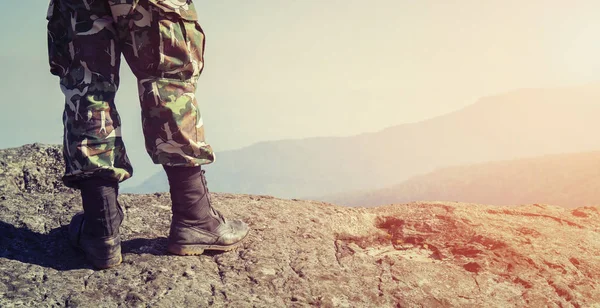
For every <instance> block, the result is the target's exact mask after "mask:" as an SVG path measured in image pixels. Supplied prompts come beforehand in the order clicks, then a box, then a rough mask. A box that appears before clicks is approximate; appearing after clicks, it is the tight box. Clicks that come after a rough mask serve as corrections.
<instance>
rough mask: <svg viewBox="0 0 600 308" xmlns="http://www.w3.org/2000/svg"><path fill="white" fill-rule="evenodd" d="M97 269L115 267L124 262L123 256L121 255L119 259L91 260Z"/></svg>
mask: <svg viewBox="0 0 600 308" xmlns="http://www.w3.org/2000/svg"><path fill="white" fill-rule="evenodd" d="M88 260H89V259H88ZM89 261H90V262H91V263H92V264H93V265H94V267H95V268H97V269H109V268H112V267H115V266H117V265H119V264H121V263H122V262H123V256H122V255H120V256H119V257H118V258H112V259H109V260H98V261H95V260H89Z"/></svg>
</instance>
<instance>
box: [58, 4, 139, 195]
mask: <svg viewBox="0 0 600 308" xmlns="http://www.w3.org/2000/svg"><path fill="white" fill-rule="evenodd" d="M48 53H49V60H50V68H51V72H52V73H53V74H54V75H57V76H59V77H60V87H61V89H62V91H63V93H64V94H65V109H64V113H63V122H64V148H63V152H64V158H65V164H66V170H65V175H64V177H63V181H64V182H65V184H66V185H67V186H70V187H77V182H78V181H79V180H81V179H84V178H89V177H95V176H99V177H104V178H108V179H114V180H117V181H124V180H125V179H127V178H129V177H130V176H131V175H132V173H133V170H132V166H131V164H130V162H129V159H128V158H127V154H126V152H125V146H124V144H123V140H122V138H121V120H120V118H119V114H118V113H117V109H116V107H115V104H114V99H115V95H116V91H117V88H118V86H119V75H118V74H119V64H120V55H121V50H120V44H119V42H118V40H117V36H116V30H115V25H114V21H113V18H112V15H111V11H110V7H109V4H108V2H107V1H106V0H94V1H92V0H52V2H51V5H50V10H49V14H48Z"/></svg>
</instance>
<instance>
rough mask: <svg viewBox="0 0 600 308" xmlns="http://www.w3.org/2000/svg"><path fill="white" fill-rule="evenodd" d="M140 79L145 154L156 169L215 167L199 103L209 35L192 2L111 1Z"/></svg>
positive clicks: (125, 50) (128, 56)
mask: <svg viewBox="0 0 600 308" xmlns="http://www.w3.org/2000/svg"><path fill="white" fill-rule="evenodd" d="M109 2H111V8H112V11H113V15H114V16H115V18H116V21H117V24H118V27H119V32H120V36H121V39H122V40H123V42H124V43H123V54H124V56H125V59H126V60H127V62H128V64H129V66H130V67H131V69H132V71H133V73H134V74H135V76H136V77H137V79H138V87H139V95H140V103H141V108H142V125H143V130H144V137H145V141H146V150H147V151H148V154H150V156H151V157H152V160H153V161H154V163H156V164H162V165H170V166H199V165H203V164H208V163H211V162H213V160H214V154H213V151H212V149H211V147H210V145H208V144H207V143H206V142H205V138H204V126H203V123H202V118H201V115H200V110H199V109H198V105H197V102H196V94H195V93H196V84H197V80H198V77H199V75H200V72H201V71H202V68H203V65H204V58H203V53H204V33H203V32H202V29H201V28H200V25H199V24H198V22H197V16H196V11H195V10H194V6H193V4H192V3H191V1H186V0H109Z"/></svg>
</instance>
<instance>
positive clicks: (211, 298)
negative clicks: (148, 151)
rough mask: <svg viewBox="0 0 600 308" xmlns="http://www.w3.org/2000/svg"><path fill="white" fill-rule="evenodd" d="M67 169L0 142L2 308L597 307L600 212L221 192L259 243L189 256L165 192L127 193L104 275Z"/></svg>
mask: <svg viewBox="0 0 600 308" xmlns="http://www.w3.org/2000/svg"><path fill="white" fill-rule="evenodd" d="M61 164H62V162H61V157H60V149H59V148H58V147H54V146H42V145H29V146H25V147H22V148H19V149H8V150H1V151H0V307H20V306H23V307H39V306H41V307H44V306H48V307H67V306H69V307H75V306H78V307H117V306H123V307H149V306H152V307H185V306H191V307H198V306H199V307H205V306H211V305H214V306H231V307H252V306H255V307H284V306H291V307H302V306H323V307H356V306H359V307H364V306H372V307H524V306H529V307H600V208H599V207H582V208H577V209H564V208H560V207H555V206H549V205H527V206H519V207H492V206H485V205H477V204H463V203H449V202H427V203H411V204H403V205H390V206H384V207H378V208H371V209H364V208H344V207H338V206H333V205H330V204H326V203H321V202H311V201H301V200H282V199H275V198H272V197H269V196H250V195H231V194H214V196H213V199H214V203H215V204H216V207H217V208H219V209H220V210H221V211H222V212H223V213H224V214H225V215H226V216H229V217H240V218H242V219H244V220H246V221H247V222H248V223H249V224H250V226H251V228H252V230H251V234H250V235H249V238H248V239H247V240H246V241H245V242H244V243H243V245H241V246H240V247H239V248H237V249H236V250H235V251H232V252H227V253H222V254H206V255H202V256H198V257H179V256H173V255H169V254H166V253H165V247H166V236H167V232H168V225H169V219H170V210H169V196H168V194H154V195H121V196H120V202H121V204H122V205H123V206H124V207H125V210H126V219H125V221H124V224H123V226H122V228H121V230H122V235H123V239H124V242H123V252H124V262H123V264H121V265H120V266H118V267H117V268H114V269H109V270H104V271H94V270H92V269H91V268H90V267H89V266H88V265H87V264H86V263H85V260H84V259H83V257H82V256H81V255H80V254H78V253H77V252H76V251H74V250H73V249H72V248H70V246H69V245H68V242H67V241H66V225H67V224H68V222H69V219H70V217H71V216H72V215H73V214H74V213H76V212H77V211H79V210H80V208H81V205H80V202H81V200H80V197H79V195H78V194H77V193H76V192H75V191H72V190H69V189H66V188H64V187H63V186H62V185H61V184H60V173H61V171H62V166H61ZM208 179H209V185H210V174H208Z"/></svg>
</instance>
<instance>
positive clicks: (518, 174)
mask: <svg viewBox="0 0 600 308" xmlns="http://www.w3.org/2000/svg"><path fill="white" fill-rule="evenodd" d="M599 192H600V151H596V152H586V153H573V154H559V155H547V156H543V157H535V158H525V159H518V160H508V161H496V162H490V163H482V164H474V165H467V166H455V167H448V168H442V169H439V170H436V171H434V172H431V173H428V174H424V175H420V176H416V177H413V178H411V179H409V180H407V181H405V182H402V183H400V184H397V185H394V186H390V187H387V188H384V189H378V190H374V191H370V192H355V193H345V194H339V195H332V196H324V197H321V198H316V199H318V200H321V201H327V202H332V203H336V204H340V205H347V206H367V207H368V206H378V205H384V204H392V203H406V202H412V201H420V200H446V201H460V202H472V203H478V202H479V203H486V204H492V205H519V204H532V203H542V204H552V205H559V206H562V207H567V208H574V207H580V206H592V205H600V193H599Z"/></svg>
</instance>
